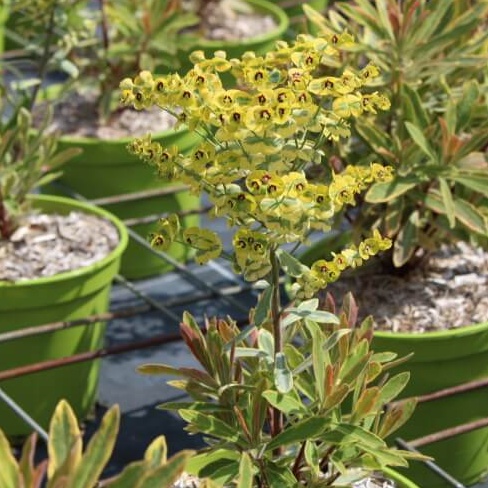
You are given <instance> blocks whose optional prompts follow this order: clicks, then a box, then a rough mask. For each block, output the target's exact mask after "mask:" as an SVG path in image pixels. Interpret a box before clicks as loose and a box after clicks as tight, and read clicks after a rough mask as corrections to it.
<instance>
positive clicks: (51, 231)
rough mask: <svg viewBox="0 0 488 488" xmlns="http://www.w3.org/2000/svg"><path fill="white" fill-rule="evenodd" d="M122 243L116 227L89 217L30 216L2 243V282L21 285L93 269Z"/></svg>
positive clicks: (75, 214)
mask: <svg viewBox="0 0 488 488" xmlns="http://www.w3.org/2000/svg"><path fill="white" fill-rule="evenodd" d="M118 243H119V233H118V231H117V229H116V228H115V227H114V226H113V224H112V223H110V222H108V221H106V220H104V219H102V218H100V217H97V216H94V215H89V214H84V213H80V212H71V213H70V214H69V215H66V216H60V215H54V214H53V215H44V214H39V215H30V216H28V217H26V218H25V220H24V222H23V223H22V225H21V226H20V227H19V228H18V229H17V230H16V231H15V232H14V234H13V235H12V236H11V239H10V240H9V241H0V280H6V281H12V282H15V281H21V280H30V279H35V278H42V277H46V276H53V275H56V274H58V273H63V272H66V271H72V270H75V269H79V268H83V267H85V266H89V265H90V264H93V263H96V262H97V261H100V260H101V259H103V258H104V257H105V256H107V255H108V254H109V253H110V252H111V251H112V250H113V249H115V247H117V244H118Z"/></svg>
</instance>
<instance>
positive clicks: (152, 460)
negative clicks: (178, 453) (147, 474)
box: [144, 435, 168, 468]
mask: <svg viewBox="0 0 488 488" xmlns="http://www.w3.org/2000/svg"><path fill="white" fill-rule="evenodd" d="M167 456H168V446H167V444H166V438H165V437H164V435H160V436H159V437H156V439H154V440H153V441H152V442H151V444H149V446H148V447H147V449H146V452H145V453H144V460H145V461H147V462H148V465H149V466H151V467H152V468H157V467H158V466H161V465H162V464H164V463H166V461H167Z"/></svg>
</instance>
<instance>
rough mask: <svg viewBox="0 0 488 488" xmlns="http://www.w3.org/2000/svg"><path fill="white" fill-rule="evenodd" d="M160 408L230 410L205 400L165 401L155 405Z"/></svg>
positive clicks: (203, 410)
mask: <svg viewBox="0 0 488 488" xmlns="http://www.w3.org/2000/svg"><path fill="white" fill-rule="evenodd" d="M156 408H157V409H160V410H196V411H197V412H230V408H229V407H224V406H222V405H218V404H217V403H207V402H165V403H160V404H159V405H158V406H157V407H156Z"/></svg>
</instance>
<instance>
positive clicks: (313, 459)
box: [121, 34, 414, 487]
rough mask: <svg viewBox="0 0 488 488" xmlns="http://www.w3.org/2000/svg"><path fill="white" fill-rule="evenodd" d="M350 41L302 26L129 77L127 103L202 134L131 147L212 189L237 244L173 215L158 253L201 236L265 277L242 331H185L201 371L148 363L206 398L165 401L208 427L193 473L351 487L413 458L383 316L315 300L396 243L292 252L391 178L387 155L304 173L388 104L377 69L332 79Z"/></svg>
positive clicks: (149, 369) (188, 323) (195, 426)
mask: <svg viewBox="0 0 488 488" xmlns="http://www.w3.org/2000/svg"><path fill="white" fill-rule="evenodd" d="M351 44H352V39H351V38H350V36H349V35H347V34H340V35H333V36H328V37H323V38H313V37H310V36H299V37H298V38H297V40H296V42H295V43H293V44H291V45H289V44H287V43H285V42H278V43H277V47H276V49H275V50H274V51H271V52H268V53H267V54H266V55H265V56H262V57H261V56H256V55H255V54H254V53H252V52H248V53H246V54H244V55H243V56H242V58H240V59H231V60H228V59H226V55H225V53H224V52H217V53H215V56H214V57H213V58H211V59H206V58H205V57H204V55H203V53H202V52H199V51H197V52H194V53H193V54H192V56H191V59H192V62H193V64H194V66H193V69H191V70H190V71H189V72H188V73H186V74H185V75H184V76H180V75H178V74H170V75H166V76H153V75H152V74H151V73H150V72H148V71H143V72H141V73H140V74H139V76H137V77H136V78H134V79H125V80H123V81H122V82H121V90H122V101H123V103H124V104H126V105H127V104H129V105H133V106H134V107H135V108H138V109H143V108H146V107H149V106H152V105H157V106H159V107H161V108H162V109H163V110H167V111H168V112H170V113H172V114H174V115H175V117H177V118H178V119H179V123H180V124H185V125H187V126H188V127H189V128H190V129H191V130H194V131H198V132H199V133H201V134H202V136H203V138H204V139H205V140H204V142H202V143H201V144H200V145H199V146H197V147H196V148H195V149H194V150H193V151H192V152H191V153H190V154H188V155H182V154H180V151H179V150H178V148H177V147H163V146H161V144H159V143H157V142H154V141H152V140H151V137H150V136H147V137H143V138H139V139H136V140H134V142H133V143H132V144H131V145H130V148H129V149H130V150H131V151H132V152H134V153H135V154H137V155H139V156H140V157H141V158H142V159H144V160H145V161H146V162H148V163H149V164H150V165H152V166H153V167H154V168H155V169H156V171H157V173H158V174H159V176H162V177H165V178H175V177H176V178H179V179H181V180H183V181H185V182H186V183H187V184H188V185H189V186H190V187H191V188H192V189H193V191H195V192H198V193H200V192H206V193H207V194H208V196H209V198H210V200H211V202H212V203H213V210H212V211H211V214H212V215H213V216H218V217H223V218H225V219H226V220H227V222H228V223H229V225H230V226H231V227H233V228H234V229H235V233H234V236H233V239H232V250H231V251H230V252H229V253H227V252H225V251H223V246H222V242H221V240H220V237H219V236H218V235H217V234H216V233H214V232H212V231H210V230H208V229H200V228H196V227H192V228H187V229H182V228H181V226H180V223H179V221H178V218H177V217H176V216H174V215H171V216H169V217H168V218H165V219H162V220H161V221H160V223H159V229H158V230H157V232H155V233H154V234H153V235H152V236H151V242H152V244H153V245H154V246H155V247H156V248H158V249H162V250H165V249H167V247H168V246H169V245H170V244H171V243H173V242H179V243H181V245H189V246H191V247H193V248H194V249H195V251H196V260H197V262H199V263H205V262H207V261H208V260H210V259H214V258H216V257H218V256H223V257H226V258H228V259H230V260H231V262H232V264H233V268H234V270H235V271H236V273H239V274H242V275H243V277H244V279H246V280H248V281H252V282H258V285H259V286H261V288H262V292H261V294H260V297H259V300H258V302H257V305H256V307H255V308H254V309H252V310H251V311H250V314H249V323H250V325H249V326H248V327H247V328H245V329H244V330H243V331H239V329H238V328H237V327H236V324H235V323H234V322H233V321H232V320H231V319H226V320H220V319H212V320H208V321H207V323H206V335H204V334H203V333H202V331H201V330H200V329H199V327H198V324H197V323H196V322H195V320H194V318H193V317H192V316H190V315H189V314H185V316H184V318H183V322H182V324H181V332H182V335H183V337H184V339H185V341H186V342H187V344H188V346H189V348H190V350H191V352H192V354H193V355H194V356H195V358H196V359H197V360H198V362H199V363H200V364H201V366H202V368H203V370H197V369H192V368H182V369H176V368H173V367H171V366H167V365H146V366H143V367H142V368H141V371H143V372H146V373H163V374H168V373H169V374H175V375H177V376H180V377H182V380H176V381H173V382H172V384H173V385H174V386H176V387H178V388H181V389H183V390H185V391H186V392H187V393H189V394H190V396H192V398H193V399H194V400H195V401H194V402H193V403H182V404H180V403H177V404H169V405H168V404H167V405H165V406H164V407H165V408H172V409H177V410H178V411H179V413H180V415H181V416H182V417H183V418H184V419H185V420H187V421H188V423H189V426H188V429H189V430H190V431H191V432H201V433H203V434H204V435H206V436H208V437H209V451H210V453H209V452H206V453H205V455H204V456H202V457H201V458H198V461H195V469H197V468H198V469H200V471H201V472H202V473H205V474H208V475H209V476H210V477H211V478H212V479H214V480H217V481H218V482H220V483H232V480H237V481H235V482H236V483H238V486H242V487H244V486H249V487H250V486H258V487H268V486H297V484H298V483H304V484H306V485H307V486H317V487H318V486H340V485H341V484H342V485H343V484H345V483H347V482H351V480H353V479H357V478H361V477H364V473H365V471H368V470H374V469H381V468H382V467H384V466H387V465H404V464H405V463H406V461H405V458H406V457H408V455H407V453H404V452H401V451H398V450H395V449H392V448H389V447H387V445H386V443H385V442H384V441H383V440H382V437H383V436H385V435H387V434H389V433H391V432H392V431H394V430H395V429H396V428H397V427H399V426H400V425H401V424H403V422H404V421H405V420H406V419H407V418H408V416H409V414H410V413H411V411H412V408H413V405H414V402H408V403H405V404H403V405H401V406H400V407H398V409H395V410H390V411H385V410H384V405H385V404H386V403H387V402H388V401H390V400H391V399H392V398H393V397H395V396H396V395H397V394H398V393H399V392H400V391H401V390H402V388H403V386H404V385H405V382H406V381H407V379H408V373H401V374H399V375H396V376H394V377H393V378H391V379H389V380H387V379H386V378H385V377H384V376H383V375H382V372H383V371H385V370H386V369H387V368H389V367H391V366H392V365H393V364H398V361H399V360H396V359H395V355H394V354H374V353H373V352H372V351H370V350H369V344H370V340H371V335H372V321H371V320H370V319H368V320H366V321H365V322H363V323H362V324H361V325H356V320H355V317H356V307H355V305H354V302H353V300H352V299H351V298H349V299H347V300H346V304H345V305H344V309H343V310H342V311H341V312H340V313H339V316H337V315H335V314H334V313H333V312H334V305H333V301H332V300H331V299H330V298H328V299H327V300H326V306H325V307H321V306H319V300H318V299H317V298H314V296H315V295H316V294H317V292H318V291H319V290H321V289H323V288H324V287H325V286H326V285H327V283H330V282H332V281H335V280H336V279H338V277H339V275H340V274H341V272H342V271H343V270H344V269H346V268H355V267H357V266H359V265H361V264H362V262H363V261H366V260H368V259H369V258H370V257H371V256H374V255H376V254H377V253H379V252H380V251H382V250H385V249H388V248H389V247H390V241H389V240H388V239H385V238H383V237H382V236H381V235H380V234H379V233H378V232H377V231H373V232H372V235H371V236H368V237H367V238H365V239H364V240H363V241H362V242H361V243H360V244H359V245H358V246H351V247H349V248H347V249H345V250H343V251H342V252H341V253H338V254H336V255H335V256H334V257H333V258H332V259H330V260H319V261H317V262H315V263H314V264H313V265H312V266H311V267H310V268H309V267H306V266H304V265H303V264H301V263H300V262H299V261H298V260H297V259H296V258H295V257H294V255H293V254H294V252H295V251H296V249H297V247H298V246H299V245H301V244H306V243H307V242H308V240H309V235H310V233H311V232H314V231H318V232H323V231H327V230H329V229H330V225H331V221H332V219H333V217H334V215H335V214H337V213H338V212H340V211H341V209H342V208H343V207H344V206H347V205H354V203H355V198H356V196H357V195H358V194H359V193H360V192H361V191H362V190H364V189H366V188H367V187H368V186H369V185H370V184H372V183H374V182H386V181H389V180H390V179H391V177H392V175H391V168H389V167H385V166H382V165H379V164H376V163H372V164H370V165H369V166H367V167H355V166H349V167H348V168H347V170H345V171H344V172H342V173H335V172H332V173H330V174H328V175H327V177H326V178H324V179H323V181H311V180H310V178H309V177H308V171H309V170H310V169H312V167H313V166H314V165H315V164H319V163H320V162H321V159H322V157H323V152H322V151H321V149H320V148H321V146H322V144H323V142H324V141H338V140H340V138H341V137H345V136H348V135H349V119H351V118H360V117H362V116H364V114H366V113H375V112H376V111H377V110H382V109H386V108H388V106H389V102H388V100H387V99H386V98H385V97H384V96H383V95H382V94H380V93H377V92H370V93H369V94H364V93H363V91H362V89H363V87H364V85H365V84H367V83H369V82H370V80H371V79H374V78H375V77H376V76H377V74H378V70H377V69H376V68H375V67H374V66H372V65H368V66H365V67H364V68H363V69H362V70H360V71H358V72H357V73H356V72H353V71H352V70H347V71H345V72H344V73H342V74H340V75H338V76H334V77H332V76H322V74H321V67H322V66H323V65H328V64H330V63H335V62H337V59H338V57H339V56H340V53H341V50H342V48H343V47H344V46H348V45H351ZM222 75H223V76H225V78H226V84H225V86H229V84H228V78H229V75H231V76H233V77H234V79H235V88H224V85H223V83H222V80H221V76H222ZM284 245H288V246H289V247H291V248H292V250H291V251H286V250H285V249H284V248H283V246H284ZM281 273H285V274H287V275H288V276H292V277H294V279H295V280H296V282H295V285H294V287H295V296H296V298H295V302H294V304H293V306H292V307H289V308H284V307H283V306H282V304H281V302H280V289H279V286H280V285H279V279H280V274H281ZM324 308H326V309H327V310H325V309H324ZM380 377H383V379H381V380H379V378H380ZM347 404H349V406H350V409H349V411H348V409H347V407H346V405H347ZM351 468H358V471H352V472H351V471H350V469H351Z"/></svg>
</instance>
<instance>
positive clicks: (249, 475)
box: [237, 452, 254, 488]
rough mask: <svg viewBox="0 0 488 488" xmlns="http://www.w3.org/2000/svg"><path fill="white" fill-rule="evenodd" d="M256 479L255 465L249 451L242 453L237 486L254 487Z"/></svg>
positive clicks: (240, 487) (238, 487)
mask: <svg viewBox="0 0 488 488" xmlns="http://www.w3.org/2000/svg"><path fill="white" fill-rule="evenodd" d="M253 480H254V466H253V463H252V461H251V458H250V457H249V454H247V452H243V453H242V454H241V461H240V462H239V477H238V479H237V488H252V487H253Z"/></svg>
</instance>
